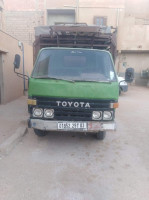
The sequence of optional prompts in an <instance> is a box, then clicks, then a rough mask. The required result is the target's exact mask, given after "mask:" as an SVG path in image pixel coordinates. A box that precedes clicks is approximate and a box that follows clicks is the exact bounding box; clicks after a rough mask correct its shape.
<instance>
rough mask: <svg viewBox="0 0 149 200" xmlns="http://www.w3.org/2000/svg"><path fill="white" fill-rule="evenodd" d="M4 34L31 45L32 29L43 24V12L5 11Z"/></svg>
mask: <svg viewBox="0 0 149 200" xmlns="http://www.w3.org/2000/svg"><path fill="white" fill-rule="evenodd" d="M5 16H6V17H5V21H6V32H7V33H9V34H11V35H12V36H13V37H16V38H18V39H19V40H21V41H23V42H26V43H28V44H30V45H32V44H33V42H34V39H35V36H34V35H35V34H34V27H36V26H41V25H43V24H44V12H43V11H5Z"/></svg>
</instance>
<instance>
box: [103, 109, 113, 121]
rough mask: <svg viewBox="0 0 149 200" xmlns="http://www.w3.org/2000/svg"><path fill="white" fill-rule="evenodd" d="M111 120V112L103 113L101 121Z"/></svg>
mask: <svg viewBox="0 0 149 200" xmlns="http://www.w3.org/2000/svg"><path fill="white" fill-rule="evenodd" d="M111 119H112V112H109V111H104V113H103V120H111Z"/></svg>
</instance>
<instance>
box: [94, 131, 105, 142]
mask: <svg viewBox="0 0 149 200" xmlns="http://www.w3.org/2000/svg"><path fill="white" fill-rule="evenodd" d="M105 136H106V131H99V132H98V133H96V138H97V139H98V140H103V139H104V138H105Z"/></svg>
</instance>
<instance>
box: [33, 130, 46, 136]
mask: <svg viewBox="0 0 149 200" xmlns="http://www.w3.org/2000/svg"><path fill="white" fill-rule="evenodd" d="M34 133H35V134H36V135H37V136H39V137H44V136H46V135H47V131H42V130H39V129H34Z"/></svg>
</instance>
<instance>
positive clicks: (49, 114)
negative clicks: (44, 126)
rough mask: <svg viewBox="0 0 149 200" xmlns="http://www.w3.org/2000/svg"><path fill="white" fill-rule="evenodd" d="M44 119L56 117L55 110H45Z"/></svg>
mask: <svg viewBox="0 0 149 200" xmlns="http://www.w3.org/2000/svg"><path fill="white" fill-rule="evenodd" d="M44 117H45V118H53V117H54V110H53V109H45V110H44Z"/></svg>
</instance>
